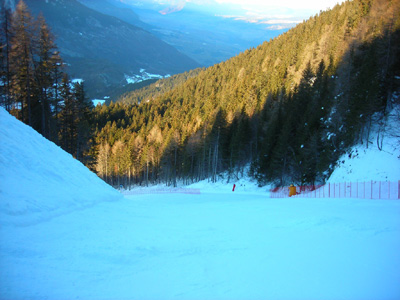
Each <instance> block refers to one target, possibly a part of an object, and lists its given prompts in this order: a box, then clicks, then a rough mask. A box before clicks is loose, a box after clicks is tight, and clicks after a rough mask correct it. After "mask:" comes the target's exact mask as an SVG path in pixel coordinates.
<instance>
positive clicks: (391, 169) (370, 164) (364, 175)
mask: <svg viewBox="0 0 400 300" xmlns="http://www.w3.org/2000/svg"><path fill="white" fill-rule="evenodd" d="M399 116H400V106H399V105H397V106H396V107H395V108H394V109H393V110H392V111H391V113H390V114H388V116H387V118H386V119H385V120H383V122H384V123H385V124H384V126H382V125H381V127H380V126H379V124H376V125H375V126H374V128H373V130H372V132H371V137H370V139H369V145H368V148H367V146H366V144H365V143H364V144H362V145H361V144H358V145H355V146H354V147H352V149H351V150H350V151H348V153H346V154H344V155H343V156H342V157H341V158H340V159H339V161H338V165H337V167H336V168H335V170H334V171H333V173H332V174H331V176H330V178H329V180H328V182H330V183H334V182H363V181H397V180H400V141H399V138H398V127H399V126H400V123H399V121H400V119H399ZM382 128H384V130H382ZM377 141H379V144H380V146H381V147H380V149H379V147H378V143H377Z"/></svg>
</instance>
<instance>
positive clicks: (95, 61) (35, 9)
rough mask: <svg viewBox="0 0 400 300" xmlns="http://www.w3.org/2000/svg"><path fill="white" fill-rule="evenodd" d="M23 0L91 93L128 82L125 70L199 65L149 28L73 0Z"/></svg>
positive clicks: (162, 71)
mask: <svg viewBox="0 0 400 300" xmlns="http://www.w3.org/2000/svg"><path fill="white" fill-rule="evenodd" d="M25 2H26V4H27V6H28V7H29V10H30V11H32V14H33V15H34V16H37V15H39V14H42V15H43V17H44V18H45V20H46V22H47V24H48V25H49V27H50V28H51V31H52V32H53V33H54V35H55V37H56V39H55V41H56V43H57V46H58V48H59V50H60V55H61V57H62V58H63V60H64V61H65V62H66V63H67V64H68V73H69V74H70V76H72V77H73V78H82V79H84V80H85V85H86V90H87V91H86V92H87V94H88V96H89V97H91V98H95V97H104V96H111V95H112V94H113V92H114V90H116V89H118V88H119V87H121V86H123V85H127V81H126V77H125V75H127V76H133V75H140V74H141V73H140V70H142V69H145V70H146V72H149V73H151V74H158V75H162V76H165V75H169V74H171V75H172V74H177V73H181V72H185V71H188V70H190V69H193V68H196V67H199V66H200V65H199V64H198V63H197V62H195V61H194V60H193V59H191V58H189V57H188V56H186V55H184V54H182V53H180V52H179V51H178V50H176V49H175V48H174V47H172V46H171V45H169V44H167V43H165V42H163V41H162V40H160V39H159V38H157V37H156V36H154V35H153V34H151V33H149V32H148V31H146V30H143V29H142V28H139V27H136V26H134V25H132V24H129V23H127V22H124V21H122V20H120V19H118V18H115V17H112V16H108V15H105V14H102V13H99V12H97V11H95V10H92V9H90V8H88V7H86V6H84V5H83V4H81V3H79V2H78V1H76V0H25ZM132 13H133V12H132Z"/></svg>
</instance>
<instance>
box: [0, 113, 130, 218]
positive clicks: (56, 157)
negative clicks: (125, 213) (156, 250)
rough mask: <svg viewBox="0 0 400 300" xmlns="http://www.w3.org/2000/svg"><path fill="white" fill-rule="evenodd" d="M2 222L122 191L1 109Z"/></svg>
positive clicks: (67, 208) (72, 206)
mask: <svg viewBox="0 0 400 300" xmlns="http://www.w3.org/2000/svg"><path fill="white" fill-rule="evenodd" d="M0 141H1V143H0V224H19V225H23V224H30V223H36V222H39V221H41V220H46V219H49V218H51V217H54V216H56V215H60V214H64V213H67V212H70V211H73V210H76V209H79V208H84V207H87V206H90V205H93V204H95V203H97V202H100V201H110V200H116V199H119V198H121V197H122V195H121V194H120V193H118V192H117V191H116V190H114V189H113V188H112V187H110V186H109V185H107V184H106V183H104V182H103V181H102V180H101V179H100V178H98V177H97V176H96V175H95V174H94V173H92V172H90V171H89V170H88V169H87V168H86V167H85V166H84V165H83V164H81V163H80V162H79V161H77V160H76V159H74V158H73V157H72V156H71V155H70V154H68V153H66V152H65V151H63V150H62V149H61V148H60V147H58V146H56V145H55V144H54V143H52V142H50V141H48V140H46V139H45V138H44V137H42V136H41V135H40V134H38V133H37V132H36V131H35V130H33V129H32V128H31V127H29V126H27V125H25V124H23V123H22V122H20V121H18V120H16V119H15V118H14V117H12V116H11V115H10V114H8V113H7V112H6V111H5V110H4V109H3V108H0Z"/></svg>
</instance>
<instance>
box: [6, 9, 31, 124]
mask: <svg viewBox="0 0 400 300" xmlns="http://www.w3.org/2000/svg"><path fill="white" fill-rule="evenodd" d="M11 28H12V40H11V45H12V47H11V53H10V56H11V60H10V67H11V68H12V70H13V78H12V88H11V90H12V94H13V97H14V99H15V101H16V103H17V109H18V110H20V113H18V118H19V119H20V120H22V121H23V122H24V123H26V124H28V125H30V126H32V125H33V118H32V114H33V107H34V106H35V104H36V103H35V102H36V101H35V99H34V98H33V95H34V85H35V82H34V55H35V51H36V49H35V48H34V42H33V39H34V34H35V26H34V22H33V18H32V16H31V14H30V12H29V10H28V7H27V6H26V4H25V3H24V2H23V1H20V2H19V3H18V5H17V8H16V11H15V12H14V15H13V18H12V27H11Z"/></svg>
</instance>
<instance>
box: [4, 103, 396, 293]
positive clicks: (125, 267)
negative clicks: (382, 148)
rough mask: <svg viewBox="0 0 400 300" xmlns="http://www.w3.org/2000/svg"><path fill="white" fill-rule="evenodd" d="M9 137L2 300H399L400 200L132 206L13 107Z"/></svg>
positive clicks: (260, 193) (247, 194) (243, 195)
mask: <svg viewBox="0 0 400 300" xmlns="http://www.w3.org/2000/svg"><path fill="white" fill-rule="evenodd" d="M0 139H1V145H0V155H1V156H0V168H1V169H0V171H1V173H0V174H1V177H0V180H1V182H0V201H1V202H0V299H49V300H52V299H54V300H59V299H113V300H115V299H206V300H208V299H211V300H212V299H271V300H280V299H287V300H297V299H298V300H302V299H304V300H313V299H318V300H319V299H320V300H330V299H332V300H340V299H351V300H358V299H360V300H398V299H400V201H397V200H363V199H304V198H293V199H292V198H286V199H271V198H269V197H268V196H269V194H268V192H267V188H265V187H264V188H258V187H257V186H256V184H255V183H253V182H252V181H251V180H248V179H241V180H240V181H238V182H236V190H235V192H232V182H231V183H226V180H225V181H224V182H222V181H221V182H218V183H216V184H214V185H212V184H209V183H208V182H202V183H198V184H196V185H193V186H191V188H200V189H201V194H192V195H187V194H140V195H135V196H129V197H125V198H123V199H121V198H120V195H119V193H117V192H115V191H114V190H113V189H111V188H110V187H109V186H107V185H105V184H104V183H102V182H101V181H97V180H98V179H97V177H96V176H94V175H93V174H91V173H86V172H87V170H86V169H85V168H84V167H83V166H82V165H81V164H79V163H78V162H76V161H75V160H74V159H73V158H72V157H71V156H69V155H67V154H65V153H64V152H62V151H61V150H60V149H59V148H58V147H56V146H55V145H53V144H51V146H50V144H48V142H47V141H45V140H44V139H43V138H42V137H39V136H38V135H37V133H35V132H34V131H33V130H31V129H30V128H28V127H27V126H25V125H23V124H21V123H19V122H17V121H16V120H15V119H14V118H12V117H10V116H9V115H7V113H6V112H4V111H2V110H0ZM54 147H55V148H54ZM49 148H51V149H52V150H49ZM43 155H44V156H43ZM51 157H53V158H51ZM48 159H50V161H51V165H54V166H55V168H56V169H57V171H55V169H54V168H52V167H51V166H46V164H47V162H48ZM360 159H361V158H360ZM365 163H366V164H371V163H372V162H371V161H367V162H365ZM345 164H346V163H343V164H342V165H345ZM392 167H393V165H391V166H382V167H381V171H382V172H384V171H383V170H384V169H385V168H387V169H388V171H387V173H389V172H390V170H391V168H392ZM77 169H79V171H78V170H77ZM346 170H347V169H346ZM346 172H347V171H346ZM354 173H355V172H353V173H351V174H354ZM385 176H386V175H385ZM379 179H380V178H379ZM352 180H353V179H352ZM24 184H25V185H26V187H25V185H24ZM82 185H83V186H84V187H82ZM14 187H17V188H16V190H15V188H14ZM115 200H116V201H115ZM94 204H96V205H94Z"/></svg>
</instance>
